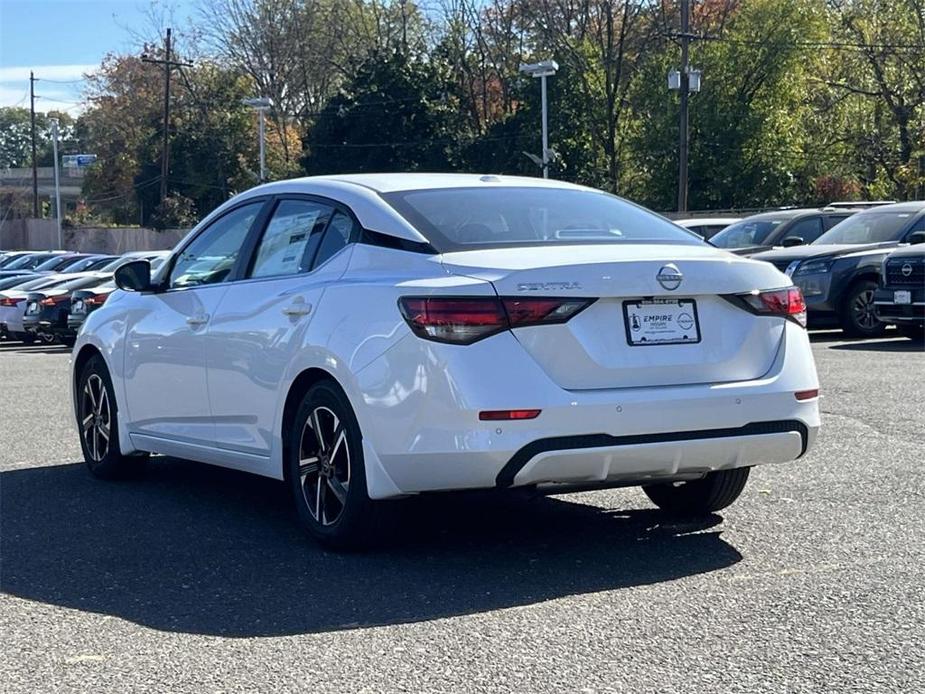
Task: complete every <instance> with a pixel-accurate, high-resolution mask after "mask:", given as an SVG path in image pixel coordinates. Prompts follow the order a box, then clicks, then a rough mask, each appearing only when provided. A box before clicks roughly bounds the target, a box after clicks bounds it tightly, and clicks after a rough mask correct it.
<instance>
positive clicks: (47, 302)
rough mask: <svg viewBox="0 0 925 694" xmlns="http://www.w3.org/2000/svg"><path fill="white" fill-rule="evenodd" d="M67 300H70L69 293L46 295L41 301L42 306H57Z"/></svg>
mask: <svg viewBox="0 0 925 694" xmlns="http://www.w3.org/2000/svg"><path fill="white" fill-rule="evenodd" d="M67 300H68V295H67V294H59V295H58V296H48V297H45V298H44V299H42V300H41V301H40V302H39V303H40V304H42V306H57V305H58V304H60V303H61V302H63V301H67Z"/></svg>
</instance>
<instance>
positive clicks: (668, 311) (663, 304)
mask: <svg viewBox="0 0 925 694" xmlns="http://www.w3.org/2000/svg"><path fill="white" fill-rule="evenodd" d="M623 318H624V320H625V322H626V341H627V342H628V343H629V344H630V345H632V346H634V347H639V346H643V345H681V344H697V343H698V342H700V324H699V322H698V319H697V302H696V301H694V300H693V299H645V300H639V301H624V302H623Z"/></svg>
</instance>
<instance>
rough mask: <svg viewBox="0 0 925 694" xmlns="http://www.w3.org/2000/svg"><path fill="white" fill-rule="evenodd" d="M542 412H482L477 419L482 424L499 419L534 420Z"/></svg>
mask: <svg viewBox="0 0 925 694" xmlns="http://www.w3.org/2000/svg"><path fill="white" fill-rule="evenodd" d="M540 412H542V410H483V411H482V412H479V419H481V420H482V421H483V422H495V421H498V420H501V419H506V420H510V419H536V418H537V417H539V416H540Z"/></svg>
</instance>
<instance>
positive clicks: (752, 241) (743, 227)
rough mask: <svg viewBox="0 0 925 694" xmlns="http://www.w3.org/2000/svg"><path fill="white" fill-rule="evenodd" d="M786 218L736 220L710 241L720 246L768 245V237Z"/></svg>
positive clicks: (745, 246) (746, 246)
mask: <svg viewBox="0 0 925 694" xmlns="http://www.w3.org/2000/svg"><path fill="white" fill-rule="evenodd" d="M785 221H787V220H785V219H743V220H742V221H741V222H736V223H735V224H732V225H730V226H728V227H726V228H725V229H723V230H722V231H721V232H719V233H718V234H717V235H716V236H714V237H713V238H711V239H710V243H712V244H713V245H714V246H718V247H719V248H748V247H749V246H766V245H769V244H767V243H765V242H766V241H767V239H768V238H769V237H770V236H771V232H773V231H774V230H775V229H776V228H777V227H779V226H780V225H781V224H783V223H784V222H785Z"/></svg>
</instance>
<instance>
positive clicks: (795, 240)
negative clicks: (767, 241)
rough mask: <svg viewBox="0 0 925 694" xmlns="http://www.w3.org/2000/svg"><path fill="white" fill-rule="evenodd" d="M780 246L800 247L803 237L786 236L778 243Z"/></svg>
mask: <svg viewBox="0 0 925 694" xmlns="http://www.w3.org/2000/svg"><path fill="white" fill-rule="evenodd" d="M780 245H781V246H783V247H784V248H790V247H791V246H802V245H803V237H802V236H788V237H787V238H785V239H784V240H783V241H781V242H780Z"/></svg>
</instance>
